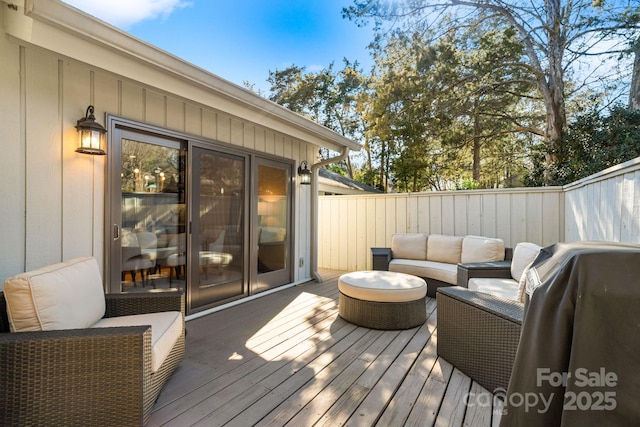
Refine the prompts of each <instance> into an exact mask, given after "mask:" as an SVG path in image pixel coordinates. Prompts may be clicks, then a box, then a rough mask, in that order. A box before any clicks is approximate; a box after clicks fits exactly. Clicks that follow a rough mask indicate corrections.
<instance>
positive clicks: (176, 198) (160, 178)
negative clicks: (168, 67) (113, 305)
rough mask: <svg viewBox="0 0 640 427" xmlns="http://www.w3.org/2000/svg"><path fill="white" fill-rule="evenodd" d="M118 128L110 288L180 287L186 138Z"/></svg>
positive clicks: (184, 256) (183, 237)
mask: <svg viewBox="0 0 640 427" xmlns="http://www.w3.org/2000/svg"><path fill="white" fill-rule="evenodd" d="M118 131H119V135H120V138H119V140H120V144H119V145H118V146H117V147H114V149H115V150H117V151H119V156H118V158H119V160H120V162H119V165H118V166H119V169H120V170H119V173H115V174H114V180H115V182H114V184H113V186H114V188H115V189H117V190H119V191H116V192H115V193H114V200H113V218H114V224H113V226H114V236H113V244H112V249H111V251H112V253H111V259H112V260H113V261H114V262H113V269H112V274H113V276H112V278H111V289H112V292H114V291H115V292H146V291H150V290H152V289H164V290H169V289H171V290H178V289H184V283H185V270H184V265H185V260H186V238H185V236H186V224H185V218H186V209H185V206H186V204H185V150H184V143H183V142H180V141H174V140H170V139H163V138H157V137H151V136H148V135H141V134H135V133H131V132H128V131H125V130H118ZM117 285H119V286H118V287H117V288H116V286H117Z"/></svg>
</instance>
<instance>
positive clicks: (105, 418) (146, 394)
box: [0, 292, 185, 426]
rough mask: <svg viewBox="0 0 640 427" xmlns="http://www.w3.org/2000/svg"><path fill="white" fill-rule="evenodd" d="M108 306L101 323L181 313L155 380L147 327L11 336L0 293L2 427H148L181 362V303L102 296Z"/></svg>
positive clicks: (172, 297) (169, 297) (170, 296)
mask: <svg viewBox="0 0 640 427" xmlns="http://www.w3.org/2000/svg"><path fill="white" fill-rule="evenodd" d="M105 305H106V310H105V314H104V318H103V319H111V320H116V321H117V319H116V318H118V317H120V316H129V315H137V314H146V315H149V314H151V316H156V315H158V314H164V313H161V312H180V314H181V328H182V331H181V333H180V332H178V333H179V334H180V335H179V337H178V338H177V340H176V341H175V343H174V344H173V346H172V347H171V348H170V350H169V351H168V354H167V355H166V357H165V358H164V360H163V361H162V363H161V365H160V366H159V368H157V370H156V371H155V372H153V370H152V364H155V363H156V362H155V361H153V360H152V328H151V326H149V325H143V326H119V327H95V328H82V329H64V330H45V331H37V332H9V331H10V323H9V317H8V315H7V302H6V299H5V294H4V293H3V292H0V425H64V426H75V425H78V426H116V425H117V426H140V425H143V424H144V423H145V421H146V420H147V418H148V417H149V415H150V413H151V409H152V407H153V405H154V403H155V401H156V399H157V397H158V395H159V394H160V391H161V389H162V387H163V385H164V384H165V383H166V381H167V380H168V378H169V377H170V375H171V374H172V373H173V372H174V370H175V369H176V368H177V366H178V364H179V363H180V361H181V360H182V358H183V356H184V351H185V331H184V295H182V294H181V293H150V294H146V293H145V294H118V295H106V296H105ZM152 313H153V314H152ZM154 357H155V356H154Z"/></svg>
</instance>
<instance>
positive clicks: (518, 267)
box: [511, 242, 542, 282]
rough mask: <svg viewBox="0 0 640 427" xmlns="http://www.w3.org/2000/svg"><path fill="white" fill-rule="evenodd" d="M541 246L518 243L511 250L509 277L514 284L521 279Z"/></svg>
mask: <svg viewBox="0 0 640 427" xmlns="http://www.w3.org/2000/svg"><path fill="white" fill-rule="evenodd" d="M540 249H542V246H538V245H536V244H535V243H530V242H520V243H518V244H517V245H516V247H515V249H514V250H513V259H512V260H511V277H512V278H513V280H515V281H516V282H519V281H520V279H521V278H522V274H523V273H524V271H525V269H526V268H527V267H528V266H529V265H530V264H531V263H532V262H533V261H534V260H535V259H536V257H537V256H538V252H540Z"/></svg>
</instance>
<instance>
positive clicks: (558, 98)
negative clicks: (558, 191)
mask: <svg viewBox="0 0 640 427" xmlns="http://www.w3.org/2000/svg"><path fill="white" fill-rule="evenodd" d="M636 1H637V0H617V1H607V0H511V1H510V2H509V3H507V2H505V1H503V0H440V1H433V0H424V1H409V2H393V3H387V2H380V1H376V0H369V1H365V2H363V1H360V0H355V1H354V4H353V5H352V6H350V7H348V8H345V9H344V10H343V14H344V15H345V16H346V17H348V18H350V19H353V20H356V22H358V23H359V24H362V23H363V22H366V20H367V19H374V20H375V22H376V28H377V29H378V32H379V33H383V32H385V31H387V29H385V28H384V25H383V23H384V22H391V23H392V25H395V24H397V23H398V22H405V23H409V24H410V25H413V24H414V23H415V18H416V17H417V19H419V20H420V21H421V22H427V24H428V25H433V24H434V23H435V22H437V21H438V18H439V16H437V15H438V14H441V13H443V12H444V11H447V10H449V11H454V12H455V13H457V22H458V23H459V25H463V24H464V23H465V22H466V21H467V20H468V19H470V18H471V19H475V18H476V16H477V15H478V13H480V12H483V13H486V14H488V15H489V16H493V17H495V18H501V19H504V20H506V21H507V22H508V23H509V24H510V25H511V26H512V27H513V28H514V29H515V30H516V31H517V33H518V37H519V39H520V42H521V43H522V46H523V48H524V52H525V55H524V57H523V58H524V59H523V60H522V61H521V64H522V65H523V66H525V67H527V68H528V70H529V72H530V74H531V75H532V76H533V79H532V82H533V83H535V84H536V87H537V89H538V92H539V93H540V96H541V98H542V99H543V101H544V107H545V115H546V119H545V125H544V128H543V129H540V130H538V131H537V132H538V133H540V134H541V135H543V136H544V140H545V145H546V150H545V163H546V167H545V172H544V173H545V182H547V183H549V182H550V181H551V175H550V171H551V169H552V168H553V165H554V164H556V163H558V162H560V161H561V159H562V155H563V151H562V145H561V144H562V134H563V131H564V129H565V126H566V123H567V117H566V99H567V95H568V94H567V85H566V79H567V78H568V77H569V76H570V75H572V74H571V73H572V70H573V69H574V68H573V67H575V66H577V65H578V64H579V63H580V62H581V61H584V60H585V58H588V57H590V56H592V55H596V54H605V53H608V54H611V53H613V52H617V51H621V48H619V47H614V48H612V49H606V51H598V48H599V46H602V45H605V44H606V43H609V42H611V41H620V40H624V37H627V38H631V39H634V40H635V39H638V37H637V36H633V34H637V32H638V28H639V27H638V22H639V20H640V12H639V10H638V8H637V4H636ZM617 46H619V44H618V45H617ZM582 87H583V86H582V85H578V86H576V89H577V90H580V89H582Z"/></svg>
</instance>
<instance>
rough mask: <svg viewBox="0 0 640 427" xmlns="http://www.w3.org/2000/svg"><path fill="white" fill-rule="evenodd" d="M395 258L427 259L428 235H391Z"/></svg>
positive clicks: (392, 250)
mask: <svg viewBox="0 0 640 427" xmlns="http://www.w3.org/2000/svg"><path fill="white" fill-rule="evenodd" d="M391 253H392V257H393V258H400V259H419V260H426V259H427V235H426V234H424V233H408V234H394V235H392V236H391Z"/></svg>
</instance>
